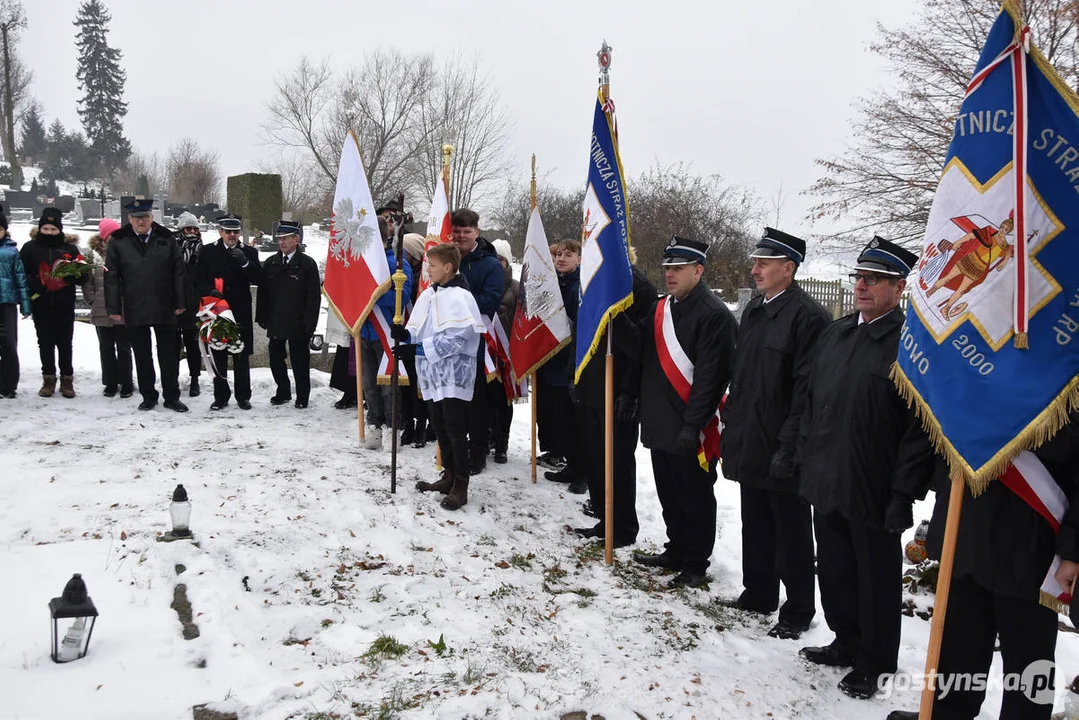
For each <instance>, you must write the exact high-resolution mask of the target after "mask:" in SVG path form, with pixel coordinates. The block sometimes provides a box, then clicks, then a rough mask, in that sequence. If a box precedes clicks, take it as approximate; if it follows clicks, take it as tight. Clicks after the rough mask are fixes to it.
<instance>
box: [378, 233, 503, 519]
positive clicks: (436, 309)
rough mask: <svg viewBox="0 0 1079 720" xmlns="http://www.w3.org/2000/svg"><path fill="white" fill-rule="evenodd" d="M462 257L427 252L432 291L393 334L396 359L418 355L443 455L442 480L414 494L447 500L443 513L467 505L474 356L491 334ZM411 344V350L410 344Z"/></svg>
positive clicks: (447, 249) (441, 250)
mask: <svg viewBox="0 0 1079 720" xmlns="http://www.w3.org/2000/svg"><path fill="white" fill-rule="evenodd" d="M460 265H461V253H460V251H459V250H458V249H457V248H456V246H454V245H450V244H445V245H437V246H435V247H433V248H431V249H430V250H428V251H427V269H428V273H429V275H430V278H431V285H430V287H428V288H427V289H426V290H424V291H423V293H422V294H421V295H420V296H419V298H417V299H416V306H415V308H413V310H412V315H411V316H410V317H409V320H408V324H407V325H405V326H404V327H401V326H400V325H394V326H393V327H392V328H391V334H392V335H393V338H394V339H395V340H398V341H399V342H401V343H402V344H401V345H400V346H399V349H398V351H397V353H398V357H407V356H408V355H411V354H414V355H415V357H416V376H417V379H418V380H419V384H420V393H421V394H422V396H423V398H424V399H425V400H426V401H427V402H428V413H429V415H430V419H431V424H432V425H433V426H434V428H435V435H436V437H437V438H438V446H439V448H440V449H441V450H442V466H443V468H444V469H443V471H442V477H441V478H439V480H438V482H435V483H428V482H419V483H416V489H418V490H423V491H430V490H437V491H438V492H441V493H443V494H444V495H446V497H444V498H443V499H442V507H444V508H446V509H447V510H457V509H458V508H460V507H461V506H462V505H464V504H466V503H467V502H468V474H469V473H468V437H467V428H468V422H467V416H466V411H467V408H468V403H469V402H471V401H472V392H473V389H474V386H475V382H476V356H477V354H478V352H479V347H480V341H481V336H482V335H483V334H484V333H485V332H487V330H486V327H485V326H484V324H483V317H482V316H481V315H480V309H479V307H478V306H477V305H476V300H475V298H473V297H472V293H471V292H469V289H468V282H467V281H466V280H465V278H464V277H463V276H462V275H460V274H459V273H458V272H457V270H458V268H459V267H460ZM406 343H407V344H406Z"/></svg>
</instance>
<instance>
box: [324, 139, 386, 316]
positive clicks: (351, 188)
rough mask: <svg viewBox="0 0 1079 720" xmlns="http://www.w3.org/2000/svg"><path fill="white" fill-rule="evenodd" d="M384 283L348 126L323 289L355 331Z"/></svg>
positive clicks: (374, 222)
mask: <svg viewBox="0 0 1079 720" xmlns="http://www.w3.org/2000/svg"><path fill="white" fill-rule="evenodd" d="M389 287H390V266H389V264H388V263H387V262H386V249H385V247H384V245H383V244H382V236H381V234H380V233H379V229H378V218H377V217H376V216H375V203H374V201H373V200H372V199H371V188H370V186H369V185H368V184H367V173H366V172H364V169H363V161H362V160H361V159H360V146H359V141H358V140H357V139H356V135H355V134H354V133H353V132H352V131H351V130H350V131H349V133H348V136H347V137H346V138H345V144H344V147H343V148H342V149H341V164H340V166H339V168H338V170H337V189H336V190H335V191H334V196H333V221H332V223H331V225H330V245H329V250H328V251H327V253H326V275H325V279H324V280H323V284H322V292H323V294H325V295H326V299H327V300H328V301H329V305H330V308H331V310H333V312H334V313H335V314H336V315H337V317H338V318H339V319H340V320H341V323H342V324H343V325H344V326H345V327H346V328H347V329H348V331H349V333H350V334H352V335H357V334H358V333H359V332H360V326H361V325H362V324H363V321H364V319H365V318H366V317H367V314H368V313H369V312H371V308H372V307H374V305H375V301H376V300H378V298H379V296H381V295H382V293H384V292H386V290H387V289H389Z"/></svg>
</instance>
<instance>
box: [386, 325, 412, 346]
mask: <svg viewBox="0 0 1079 720" xmlns="http://www.w3.org/2000/svg"><path fill="white" fill-rule="evenodd" d="M390 337H391V338H393V339H394V340H396V341H397V342H399V343H407V342H410V341H411V339H412V338H411V336H410V335H409V333H408V330H405V326H404V325H396V324H394V325H390Z"/></svg>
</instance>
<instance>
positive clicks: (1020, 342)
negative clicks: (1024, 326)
mask: <svg viewBox="0 0 1079 720" xmlns="http://www.w3.org/2000/svg"><path fill="white" fill-rule="evenodd" d="M1015 349H1016V350H1029V349H1030V339H1029V338H1028V337H1027V334H1026V333H1025V332H1021V333H1016V334H1015Z"/></svg>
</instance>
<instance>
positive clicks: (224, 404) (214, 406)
mask: <svg viewBox="0 0 1079 720" xmlns="http://www.w3.org/2000/svg"><path fill="white" fill-rule="evenodd" d="M228 404H229V403H228V400H226V401H225V402H221V401H220V400H214V401H213V404H211V405H210V409H211V410H215V411H216V410H224V409H225V408H226V407H227V406H228Z"/></svg>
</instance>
